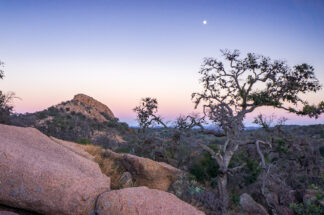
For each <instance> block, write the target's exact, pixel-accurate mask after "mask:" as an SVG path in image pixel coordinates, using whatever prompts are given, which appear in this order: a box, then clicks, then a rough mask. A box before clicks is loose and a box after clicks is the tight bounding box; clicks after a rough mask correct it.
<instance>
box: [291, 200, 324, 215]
mask: <svg viewBox="0 0 324 215" xmlns="http://www.w3.org/2000/svg"><path fill="white" fill-rule="evenodd" d="M290 208H291V209H292V210H293V211H294V212H295V213H296V214H297V215H323V214H324V207H323V206H321V205H320V204H318V203H317V202H316V201H307V202H306V203H300V204H297V203H293V204H290Z"/></svg>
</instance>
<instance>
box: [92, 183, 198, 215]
mask: <svg viewBox="0 0 324 215" xmlns="http://www.w3.org/2000/svg"><path fill="white" fill-rule="evenodd" d="M96 212H97V215H108V214H109V215H153V214H154V215H203V214H204V213H203V212H201V211H199V210H197V209H196V208H194V207H193V206H191V205H189V204H188V203H186V202H183V201H182V200H180V199H178V198H177V197H176V196H175V195H173V194H171V193H167V192H164V191H161V190H155V189H149V188H147V187H131V188H125V189H121V190H113V191H109V192H106V193H103V194H102V195H101V196H100V197H99V198H98V202H97V211H96Z"/></svg>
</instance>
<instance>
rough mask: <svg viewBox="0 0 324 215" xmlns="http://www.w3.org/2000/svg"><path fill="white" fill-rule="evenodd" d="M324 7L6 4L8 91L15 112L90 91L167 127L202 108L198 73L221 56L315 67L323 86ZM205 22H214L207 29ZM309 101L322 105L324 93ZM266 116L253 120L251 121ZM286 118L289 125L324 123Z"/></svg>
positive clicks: (219, 1)
mask: <svg viewBox="0 0 324 215" xmlns="http://www.w3.org/2000/svg"><path fill="white" fill-rule="evenodd" d="M323 11H324V4H323V1H321V0H312V1H306V0H303V1H296V0H289V1H288V0H287V1H280V0H276V1H260V0H251V1H225V0H203V1H188V0H186V1H177V0H172V1H127V3H126V2H125V1H96V2H94V1H62V0H57V1H48V0H33V1H20V2H18V1H2V0H0V20H1V21H2V22H1V24H2V25H1V34H0V41H1V48H0V60H1V61H3V62H4V63H5V65H4V68H3V70H4V71H5V78H4V79H3V80H1V81H0V90H2V91H4V92H8V91H13V92H15V93H16V95H17V96H18V97H20V98H21V99H22V100H15V102H14V106H15V111H17V112H19V113H24V112H34V111H40V110H43V109H46V108H48V107H50V106H52V105H55V104H58V103H60V102H62V101H67V100H70V99H72V98H73V96H74V95H75V94H78V93H84V94H87V95H89V96H92V97H94V98H95V99H97V100H98V101H101V102H102V103H104V104H106V105H107V106H109V108H111V109H112V111H113V112H114V113H115V115H116V116H117V117H118V118H120V120H121V121H126V122H129V123H131V124H134V119H135V114H134V113H133V111H132V109H133V108H134V107H135V106H136V105H138V103H139V101H140V99H141V98H143V97H155V98H157V99H158V101H159V106H160V108H159V109H160V111H159V112H160V115H162V116H163V117H164V118H166V120H171V119H174V118H175V117H176V116H178V115H179V114H187V113H191V112H193V111H194V105H193V103H192V101H191V94H192V93H193V92H199V91H200V89H201V86H200V84H199V81H198V80H199V78H200V77H199V74H198V71H199V68H200V65H201V63H202V61H203V59H204V58H205V57H215V58H218V59H220V58H221V54H220V51H219V50H220V49H230V50H234V49H239V50H240V51H241V53H242V56H245V54H246V53H248V52H253V53H256V54H262V55H264V56H267V57H268V56H269V57H270V58H271V59H274V60H277V59H279V60H286V61H287V64H288V65H290V66H293V65H296V64H301V63H308V64H310V65H312V66H314V68H315V74H316V76H317V78H318V79H319V81H320V83H323V84H324V72H323V71H324V61H323V59H324V51H323V50H324V42H323V38H324V13H323ZM203 20H207V24H203ZM305 98H306V99H307V100H309V102H310V103H311V104H314V103H319V102H320V101H321V100H324V91H323V90H322V91H320V92H318V93H317V94H316V95H314V94H309V95H306V96H305ZM259 111H261V110H256V111H255V112H254V113H253V114H252V116H248V117H247V120H246V121H247V124H249V123H250V122H251V121H252V118H253V116H255V115H257V114H258V113H259ZM262 112H265V113H267V115H271V114H272V113H275V114H277V115H280V116H281V115H283V116H288V117H289V118H290V120H289V121H288V122H287V123H289V124H315V123H324V118H323V117H320V118H319V119H318V120H314V119H308V118H306V117H297V116H294V115H292V114H287V113H285V112H282V111H278V110H272V109H266V110H262Z"/></svg>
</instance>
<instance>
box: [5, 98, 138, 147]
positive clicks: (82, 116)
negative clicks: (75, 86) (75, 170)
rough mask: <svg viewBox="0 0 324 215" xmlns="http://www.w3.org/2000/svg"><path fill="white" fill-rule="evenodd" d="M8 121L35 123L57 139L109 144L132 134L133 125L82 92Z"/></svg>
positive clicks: (114, 144) (117, 142)
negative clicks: (121, 120)
mask: <svg viewBox="0 0 324 215" xmlns="http://www.w3.org/2000/svg"><path fill="white" fill-rule="evenodd" d="M11 122H12V123H11V124H13V125H17V126H23V127H35V128H37V129H39V130H40V131H42V132H43V133H44V134H47V135H50V136H54V137H57V138H60V139H65V140H71V141H75V142H79V143H83V144H88V143H94V144H100V145H105V146H109V148H114V146H115V147H117V145H118V144H121V143H123V142H125V141H126V140H125V138H126V139H127V137H128V136H132V135H133V133H132V132H133V129H132V128H129V127H128V125H127V124H126V123H123V122H119V121H118V118H116V117H115V116H114V114H113V112H112V111H111V110H110V109H109V108H108V107H107V106H106V105H105V104H102V103H101V102H99V101H97V100H95V99H94V98H92V97H90V96H87V95H84V94H78V95H75V96H74V98H73V99H72V100H69V101H66V102H62V103H60V104H57V105H54V106H51V107H49V108H48V109H46V110H43V111H39V112H35V113H27V114H17V115H13V116H12V117H11Z"/></svg>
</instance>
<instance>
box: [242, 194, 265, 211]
mask: <svg viewBox="0 0 324 215" xmlns="http://www.w3.org/2000/svg"><path fill="white" fill-rule="evenodd" d="M240 205H241V206H242V208H243V210H244V211H245V212H247V213H248V214H253V215H269V214H268V212H267V211H266V209H265V208H264V207H263V206H262V205H260V204H259V203H257V202H256V201H254V199H253V198H252V197H251V196H250V195H249V194H247V193H243V194H242V195H241V196H240Z"/></svg>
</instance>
